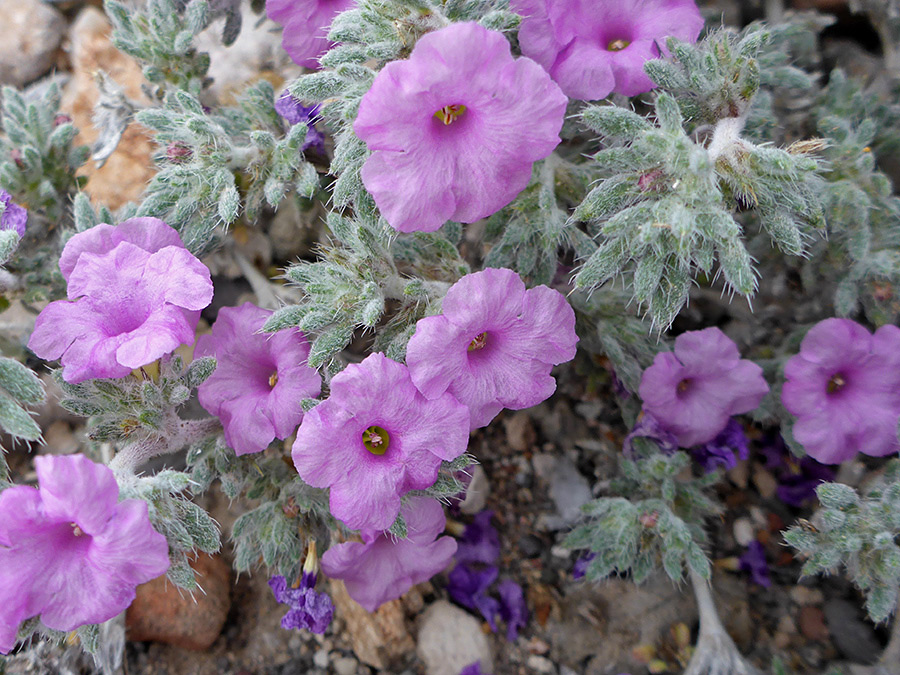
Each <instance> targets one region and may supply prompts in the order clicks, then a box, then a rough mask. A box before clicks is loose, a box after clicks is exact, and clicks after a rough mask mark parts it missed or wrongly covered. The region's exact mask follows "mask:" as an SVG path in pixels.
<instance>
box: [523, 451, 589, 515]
mask: <svg viewBox="0 0 900 675" xmlns="http://www.w3.org/2000/svg"><path fill="white" fill-rule="evenodd" d="M535 470H536V471H537V469H535ZM549 483H550V497H551V499H553V503H554V504H555V505H556V515H551V516H548V515H547V514H541V516H540V518H539V521H538V527H539V528H541V529H547V530H560V529H563V528H565V527H568V526H569V525H571V524H572V523H574V522H575V521H576V520H578V519H579V518H580V517H581V507H582V506H584V505H585V504H587V503H588V502H589V501H591V498H592V495H591V485H590V483H588V481H587V479H586V478H585V477H584V476H582V475H581V474H580V473H578V468H577V467H576V466H575V464H573V463H572V461H571V460H570V459H568V458H567V457H558V458H557V460H556V463H555V466H554V467H553V473H552V474H551V476H550V480H549Z"/></svg>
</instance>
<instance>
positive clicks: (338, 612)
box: [329, 579, 415, 669]
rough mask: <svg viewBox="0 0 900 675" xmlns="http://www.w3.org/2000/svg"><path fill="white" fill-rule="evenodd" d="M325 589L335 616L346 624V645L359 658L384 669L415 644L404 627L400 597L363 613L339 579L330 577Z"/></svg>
mask: <svg viewBox="0 0 900 675" xmlns="http://www.w3.org/2000/svg"><path fill="white" fill-rule="evenodd" d="M329 588H330V590H331V599H332V600H333V601H334V607H335V616H336V617H339V618H340V619H341V620H342V621H344V622H345V623H346V624H347V633H348V635H349V637H350V644H351V645H352V646H353V652H354V653H355V654H356V657H357V658H358V659H359V660H360V661H362V662H363V663H366V664H368V665H370V666H374V667H375V668H379V669H385V668H388V667H389V666H390V665H391V664H393V663H394V662H395V661H397V660H398V659H400V658H401V657H403V656H404V655H406V654H407V653H408V652H410V651H412V650H413V648H414V647H415V643H414V642H413V639H412V636H411V635H410V634H409V631H408V630H407V629H406V619H405V616H404V611H403V602H402V601H401V600H391V601H390V602H386V603H385V604H383V605H382V606H381V607H379V608H378V610H377V611H375V612H367V611H366V610H365V609H363V608H362V607H360V606H359V605H358V604H357V603H356V601H355V600H353V599H352V598H351V597H350V596H349V595H348V594H347V589H346V588H345V587H344V582H343V581H340V580H336V579H332V580H331V583H330V587H329Z"/></svg>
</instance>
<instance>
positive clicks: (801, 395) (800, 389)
mask: <svg viewBox="0 0 900 675" xmlns="http://www.w3.org/2000/svg"><path fill="white" fill-rule="evenodd" d="M784 376H785V380H786V381H785V383H784V388H783V389H782V392H781V401H782V402H783V403H784V407H785V408H787V409H788V411H789V412H790V413H791V414H792V415H794V416H795V417H796V418H797V421H796V422H795V423H794V427H793V433H794V438H795V439H797V442H798V443H800V444H801V445H803V447H804V448H805V449H806V452H807V453H809V455H810V456H811V457H813V458H814V459H817V460H819V461H820V462H824V463H826V464H838V463H840V462H843V461H846V460H848V459H851V458H852V457H854V456H855V455H856V453H858V452H862V453H865V454H867V455H874V456H876V457H881V456H884V455H890V454H892V453H895V452H897V451H898V450H900V443H898V442H897V420H898V418H900V328H897V327H896V326H882V327H881V328H879V329H878V330H877V331H875V334H874V335H872V334H871V333H869V331H868V330H866V328H865V327H863V326H861V325H859V324H858V323H856V322H855V321H850V320H849V319H825V320H824V321H820V322H819V323H817V324H816V325H815V326H813V328H812V329H811V330H810V331H809V332H808V333H807V334H806V337H805V338H803V342H802V343H801V344H800V353H799V354H797V355H796V356H794V357H792V358H791V359H790V360H788V362H787V363H786V364H785V366H784Z"/></svg>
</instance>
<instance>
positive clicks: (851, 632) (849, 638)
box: [825, 598, 881, 664]
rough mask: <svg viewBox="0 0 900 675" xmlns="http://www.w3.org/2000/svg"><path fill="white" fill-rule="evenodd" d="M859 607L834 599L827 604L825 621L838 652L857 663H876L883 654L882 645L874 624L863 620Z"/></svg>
mask: <svg viewBox="0 0 900 675" xmlns="http://www.w3.org/2000/svg"><path fill="white" fill-rule="evenodd" d="M861 614H862V612H861V610H860V608H859V607H857V606H856V605H854V604H853V603H851V602H847V601H846V600H841V599H839V598H834V599H832V600H828V601H826V602H825V620H826V622H827V624H828V630H829V631H830V632H831V641H832V642H833V643H834V646H835V647H837V649H838V651H839V652H840V653H841V654H842V655H843V656H844V657H845V658H847V659H849V660H850V661H853V662H855V663H865V664H870V663H874V662H875V661H876V660H877V659H878V657H879V655H880V654H881V644H880V643H879V642H878V638H877V637H876V636H875V630H874V628H873V627H872V624H870V623H868V622H867V621H865V620H863V618H862V617H861Z"/></svg>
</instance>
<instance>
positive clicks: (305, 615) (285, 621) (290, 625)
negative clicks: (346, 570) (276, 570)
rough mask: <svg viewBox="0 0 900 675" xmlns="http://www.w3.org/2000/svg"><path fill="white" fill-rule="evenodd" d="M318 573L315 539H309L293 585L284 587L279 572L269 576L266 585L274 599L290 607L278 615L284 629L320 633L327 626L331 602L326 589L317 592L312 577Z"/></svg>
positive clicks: (331, 613) (316, 576) (331, 609)
mask: <svg viewBox="0 0 900 675" xmlns="http://www.w3.org/2000/svg"><path fill="white" fill-rule="evenodd" d="M318 573H319V559H318V557H317V556H316V542H315V540H313V541H311V542H310V544H309V552H308V553H307V554H306V560H304V561H303V573H302V574H301V575H300V583H298V584H297V587H296V588H288V585H287V581H286V580H285V578H284V577H282V576H275V577H272V578H271V579H269V588H271V589H272V593H274V594H275V599H276V600H277V601H278V602H280V603H281V604H284V605H290V606H291V609H290V610H289V611H288V613H287V614H285V615H284V616H283V617H282V618H281V627H282V628H284V629H285V630H293V629H296V630H300V629H301V628H305V629H306V630H308V631H311V632H313V633H319V634H320V635H321V634H322V633H324V632H325V629H326V628H328V624H330V623H331V617H332V616H333V615H334V603H332V602H331V598H330V597H328V595H327V594H326V593H317V592H316V590H315V588H316V580H317V578H318Z"/></svg>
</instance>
